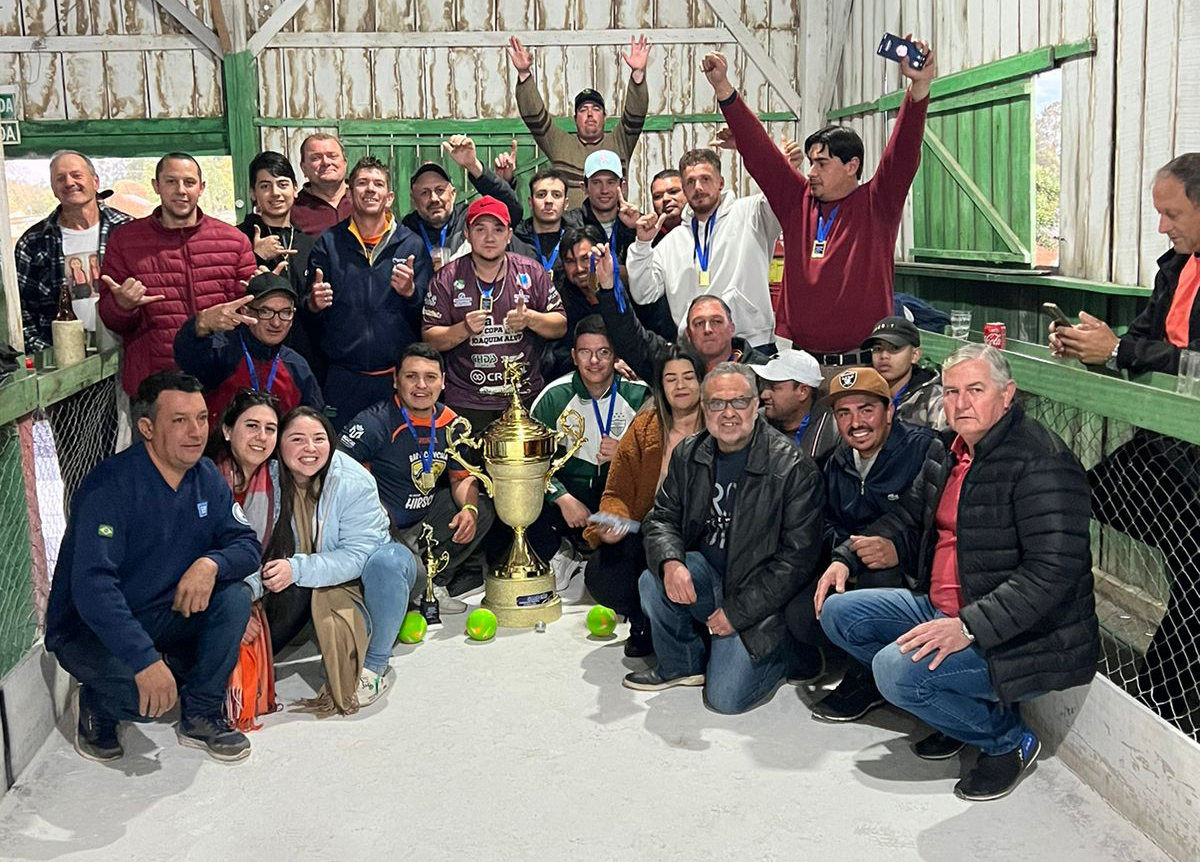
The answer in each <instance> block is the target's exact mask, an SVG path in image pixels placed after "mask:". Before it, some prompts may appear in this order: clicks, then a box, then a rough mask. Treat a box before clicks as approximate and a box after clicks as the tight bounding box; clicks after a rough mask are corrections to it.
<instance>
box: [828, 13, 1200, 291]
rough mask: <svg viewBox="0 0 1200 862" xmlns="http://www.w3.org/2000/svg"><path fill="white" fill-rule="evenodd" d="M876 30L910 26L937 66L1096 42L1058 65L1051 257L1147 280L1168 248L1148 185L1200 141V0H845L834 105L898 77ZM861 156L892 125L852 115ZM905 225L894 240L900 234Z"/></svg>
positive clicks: (1074, 268) (1094, 273) (872, 156)
mask: <svg viewBox="0 0 1200 862" xmlns="http://www.w3.org/2000/svg"><path fill="white" fill-rule="evenodd" d="M885 31H889V32H892V33H897V34H904V33H906V32H909V31H911V32H913V33H914V34H915V35H916V36H917V37H919V38H924V39H925V40H926V41H928V42H930V44H932V45H933V46H934V48H935V50H936V51H937V54H938V71H939V73H940V74H948V73H951V72H958V71H961V70H963V69H968V68H971V67H973V66H978V65H980V64H982V63H987V62H991V61H993V60H998V59H1000V58H1002V57H1007V56H1011V55H1013V54H1016V53H1019V52H1021V51H1028V50H1030V49H1033V48H1036V47H1039V46H1041V45H1055V44H1062V43H1067V42H1076V41H1079V40H1082V39H1086V38H1088V37H1094V38H1095V40H1096V53H1095V55H1094V56H1093V57H1083V58H1079V59H1074V60H1069V61H1067V62H1065V63H1064V64H1063V65H1062V196H1061V222H1060V228H1061V229H1060V233H1061V235H1062V236H1063V237H1064V241H1063V243H1062V245H1061V251H1060V267H1061V270H1062V272H1063V274H1064V275H1070V276H1077V277H1080V278H1087V279H1093V280H1096V281H1116V282H1120V283H1125V284H1137V283H1140V284H1143V285H1146V286H1149V285H1151V284H1152V283H1153V279H1154V273H1155V271H1156V267H1155V265H1154V260H1155V258H1157V257H1158V256H1159V255H1160V254H1161V253H1162V252H1163V251H1164V250H1166V248H1167V243H1166V241H1165V239H1164V238H1163V237H1161V236H1160V235H1159V234H1158V233H1157V225H1158V218H1157V215H1156V214H1155V212H1154V209H1153V207H1152V206H1151V201H1150V192H1149V186H1150V182H1151V180H1152V179H1153V176H1154V172H1155V171H1156V170H1157V169H1158V168H1159V167H1161V166H1162V165H1163V164H1164V163H1165V162H1166V161H1168V160H1169V159H1170V158H1171V157H1172V156H1174V155H1176V154H1178V153H1183V152H1188V151H1194V150H1200V88H1198V87H1197V86H1196V85H1197V82H1200V4H1198V3H1196V2H1194V0H1190V2H1189V0H936V2H935V0H904V2H903V3H901V2H900V0H854V5H853V10H852V13H851V23H850V31H849V36H848V38H847V40H846V42H845V46H846V47H845V54H844V56H843V58H842V63H841V72H840V75H839V76H838V81H837V87H836V93H835V96H834V99H833V101H834V104H835V105H837V106H845V105H852V104H856V103H859V102H864V101H869V100H871V99H874V98H876V97H878V96H880V95H882V94H884V93H886V92H889V91H891V90H893V89H896V88H897V87H898V85H899V82H900V79H899V74H898V72H897V71H896V70H895V67H894V66H893V65H892V64H890V63H886V62H885V61H882V60H880V59H879V58H878V57H876V56H875V53H874V49H875V45H876V44H877V42H878V39H879V36H880V35H882V34H883V33H884V32H885ZM851 124H852V125H854V126H855V127H856V128H857V129H858V130H859V132H860V134H862V136H863V140H864V142H865V144H866V150H867V164H868V167H869V166H871V165H872V164H873V163H874V161H875V160H876V159H877V158H878V154H879V152H880V151H881V150H882V147H883V145H884V143H885V142H886V136H887V134H888V132H890V130H891V122H889V121H887V120H885V119H884V118H883V117H880V116H872V117H862V118H857V119H855V120H853V121H851ZM909 236H910V233H909V230H907V229H906V231H905V232H904V234H903V235H902V237H901V244H904V243H907V242H908V240H909Z"/></svg>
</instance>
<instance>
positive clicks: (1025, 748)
mask: <svg viewBox="0 0 1200 862" xmlns="http://www.w3.org/2000/svg"><path fill="white" fill-rule="evenodd" d="M1041 751H1042V743H1041V741H1040V740H1039V739H1038V738H1037V737H1036V736H1034V735H1033V734H1032V733H1030V732H1029V731H1026V732H1025V735H1024V736H1022V737H1021V744H1020V745H1018V746H1017V747H1016V748H1014V749H1013V750H1012V751H1008V752H1005V753H1004V754H980V755H979V760H977V761H976V762H975V766H974V768H973V769H972V770H971V771H970V772H968V773H967V777H966V778H964V779H962V780H961V781H959V782H958V784H956V785H954V795H955V796H957V797H958V798H959V799H967V800H969V801H971V802H986V801H988V800H989V799H999V798H1001V797H1002V796H1008V794H1010V793H1012V792H1013V790H1014V789H1015V788H1016V786H1017V785H1018V784H1020V783H1021V776H1023V775H1024V774H1025V773H1026V772H1027V771H1029V767H1031V766H1033V762H1034V761H1035V760H1037V756H1038V754H1040V753H1041Z"/></svg>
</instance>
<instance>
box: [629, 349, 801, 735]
mask: <svg viewBox="0 0 1200 862" xmlns="http://www.w3.org/2000/svg"><path fill="white" fill-rule="evenodd" d="M701 393H702V394H701V404H702V407H703V411H704V420H705V426H706V430H705V431H704V432H701V433H700V434H697V435H695V436H694V437H689V438H687V439H686V440H684V441H683V442H682V443H680V444H679V445H678V446H677V447H676V449H675V451H674V453H672V455H671V463H670V466H669V468H668V470H667V476H666V479H665V480H664V481H663V485H662V487H661V488H660V489H659V491H658V496H657V497H656V498H655V501H654V508H653V509H651V510H650V514H649V515H648V516H647V518H646V520H645V521H644V523H643V532H644V535H645V544H646V560H647V564H648V569H647V571H645V572H643V573H642V576H641V580H640V581H639V582H638V588H639V591H640V593H641V601H642V609H643V611H645V613H646V616H647V618H648V619H649V620H650V628H651V631H652V632H653V638H654V651H655V654H656V655H657V656H658V666H657V667H655V668H651V669H649V670H644V671H637V672H634V673H631V674H629V675H627V676H626V677H625V685H626V686H627V687H628V688H633V689H638V690H642V691H658V690H661V689H665V688H670V687H672V686H677V685H685V686H700V685H703V686H704V687H705V692H704V693H705V699H706V700H707V702H708V705H709V707H711V708H712V709H714V710H716V711H717V712H723V713H731V714H732V713H739V712H745V711H746V710H748V709H750V708H751V707H752V706H754V705H755V704H756V703H758V702H759V701H761V700H762V699H763V698H764V697H765V696H766V695H767V694H768V693H769V692H770V691H771V690H772V689H774V687H775V685H776V684H777V683H778V682H779V680H780V679H782V678H783V677H784V676H785V675H786V674H787V673H789V672H790V670H791V666H792V664H793V657H794V643H792V641H791V637H790V635H789V634H788V631H787V626H786V624H785V622H784V618H783V609H784V607H785V606H786V605H787V603H788V601H789V600H790V599H791V598H792V597H793V596H794V595H795V594H796V593H797V592H799V591H800V589H801V587H802V586H803V585H804V584H805V583H806V582H807V581H808V580H809V579H810V578H811V577H812V575H813V573H814V571H815V566H816V564H817V556H818V554H819V553H820V546H821V499H822V483H821V475H820V473H819V471H818V470H817V467H816V465H815V464H814V463H813V461H812V459H810V458H809V457H808V456H806V455H804V454H803V453H801V452H799V451H797V450H796V448H795V447H794V446H792V445H791V443H790V442H789V441H788V440H787V439H786V438H785V437H783V436H782V435H781V434H779V433H778V432H777V431H775V430H774V429H773V428H771V427H770V426H769V425H767V423H766V422H764V421H763V420H762V419H760V418H759V416H758V394H757V393H758V384H757V381H756V379H755V376H754V372H753V371H751V370H750V368H749V367H747V366H745V365H741V364H738V363H733V362H722V363H720V364H718V365H717V366H716V367H715V368H713V369H712V371H710V372H709V373H708V375H707V376H706V377H705V379H704V384H703V387H702V389H701ZM705 629H707V632H708V635H709V638H708V640H709V643H708V644H707V645H706V643H705V637H704V635H703V632H704V630H705Z"/></svg>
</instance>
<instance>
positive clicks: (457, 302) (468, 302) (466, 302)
mask: <svg viewBox="0 0 1200 862" xmlns="http://www.w3.org/2000/svg"><path fill="white" fill-rule="evenodd" d="M474 304H475V301H474V300H473V299H471V297H469V296H467V295H466V294H465V293H460V294H459V295H458V296H456V297H454V307H455V308H470V307H471V306H472V305H474Z"/></svg>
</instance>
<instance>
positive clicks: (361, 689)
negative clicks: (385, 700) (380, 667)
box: [358, 667, 392, 708]
mask: <svg viewBox="0 0 1200 862" xmlns="http://www.w3.org/2000/svg"><path fill="white" fill-rule="evenodd" d="M391 687H392V669H391V668H390V667H389V668H388V669H386V670H385V671H384V672H383V673H382V674H379V673H375V671H373V670H371V669H370V668H365V667H364V668H363V669H362V674H361V675H360V676H359V678H358V705H359V707H360V708H361V707H366V706H370V705H371V704H373V703H374V702H375V701H377V700H379V698H380V697H382V696H383V694H384V693H385V692H386V691H387V690H388V689H389V688H391Z"/></svg>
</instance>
